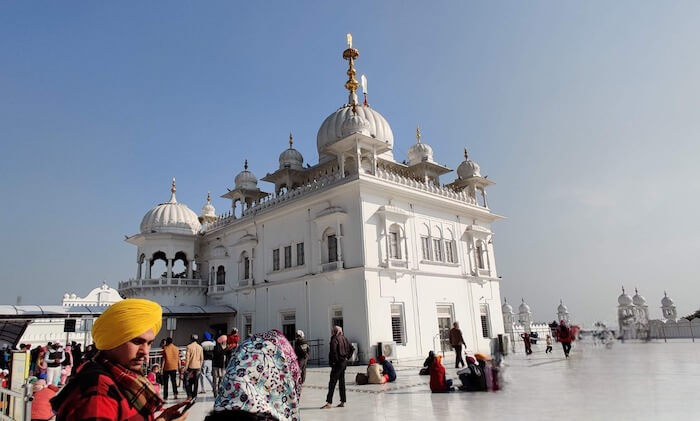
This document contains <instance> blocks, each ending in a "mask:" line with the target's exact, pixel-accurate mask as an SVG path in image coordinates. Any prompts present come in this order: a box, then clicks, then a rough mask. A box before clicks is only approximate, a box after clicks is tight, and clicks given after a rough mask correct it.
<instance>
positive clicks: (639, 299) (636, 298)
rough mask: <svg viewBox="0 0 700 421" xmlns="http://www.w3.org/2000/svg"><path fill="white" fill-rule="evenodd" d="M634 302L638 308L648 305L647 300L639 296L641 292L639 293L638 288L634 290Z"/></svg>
mask: <svg viewBox="0 0 700 421" xmlns="http://www.w3.org/2000/svg"><path fill="white" fill-rule="evenodd" d="M632 302H633V303H634V305H636V306H645V305H646V304H647V300H646V299H645V298H644V297H642V296H641V295H639V292H637V289H636V288H635V290H634V297H632Z"/></svg>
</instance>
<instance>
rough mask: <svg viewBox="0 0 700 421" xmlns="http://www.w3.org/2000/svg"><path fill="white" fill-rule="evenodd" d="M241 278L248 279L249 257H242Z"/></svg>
mask: <svg viewBox="0 0 700 421" xmlns="http://www.w3.org/2000/svg"><path fill="white" fill-rule="evenodd" d="M243 279H250V259H249V258H248V257H244V258H243Z"/></svg>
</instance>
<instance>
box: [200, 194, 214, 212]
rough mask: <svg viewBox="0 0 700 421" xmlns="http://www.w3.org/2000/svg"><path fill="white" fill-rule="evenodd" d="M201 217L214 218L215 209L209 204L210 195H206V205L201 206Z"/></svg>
mask: <svg viewBox="0 0 700 421" xmlns="http://www.w3.org/2000/svg"><path fill="white" fill-rule="evenodd" d="M202 217H203V218H212V217H213V218H216V209H215V208H214V205H212V204H211V194H210V193H207V203H205V204H204V206H202Z"/></svg>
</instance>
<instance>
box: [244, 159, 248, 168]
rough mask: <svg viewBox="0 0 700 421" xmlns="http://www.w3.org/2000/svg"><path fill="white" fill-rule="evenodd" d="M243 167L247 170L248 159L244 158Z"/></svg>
mask: <svg viewBox="0 0 700 421" xmlns="http://www.w3.org/2000/svg"><path fill="white" fill-rule="evenodd" d="M243 169H244V170H246V171H248V160H247V159H246V160H245V163H243Z"/></svg>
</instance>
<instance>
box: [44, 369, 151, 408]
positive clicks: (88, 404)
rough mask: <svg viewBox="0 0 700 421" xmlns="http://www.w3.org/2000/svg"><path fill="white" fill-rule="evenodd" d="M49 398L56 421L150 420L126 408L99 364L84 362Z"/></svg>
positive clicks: (127, 406) (115, 387)
mask: <svg viewBox="0 0 700 421" xmlns="http://www.w3.org/2000/svg"><path fill="white" fill-rule="evenodd" d="M64 389H65V390H62V391H61V393H60V394H59V395H58V396H56V397H55V398H54V399H52V401H51V403H52V405H53V409H54V412H56V421H64V420H65V421H152V420H153V419H154V417H153V415H150V416H148V417H145V416H143V415H141V414H140V413H139V412H138V411H137V410H136V409H135V408H133V407H132V406H130V405H129V402H128V401H127V399H126V398H125V397H124V395H123V394H122V392H121V391H120V390H119V387H118V386H117V384H116V383H115V382H114V380H113V379H112V377H111V376H110V375H109V374H108V373H107V372H106V371H104V369H103V368H101V367H100V366H99V364H97V363H94V362H88V363H86V364H84V365H83V366H82V367H80V369H79V372H78V373H77V376H75V378H74V379H71V381H70V382H69V383H68V385H66V387H65V388H64Z"/></svg>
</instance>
